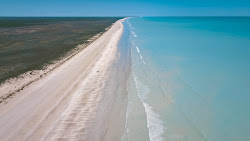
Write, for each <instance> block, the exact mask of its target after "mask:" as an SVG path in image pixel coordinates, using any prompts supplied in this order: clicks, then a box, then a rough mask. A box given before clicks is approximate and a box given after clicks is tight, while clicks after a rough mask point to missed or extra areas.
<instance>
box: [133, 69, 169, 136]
mask: <svg viewBox="0 0 250 141" xmlns="http://www.w3.org/2000/svg"><path fill="white" fill-rule="evenodd" d="M133 76H134V81H135V86H136V90H137V94H138V97H139V99H140V100H141V102H142V104H143V107H144V110H145V113H146V116H147V128H148V132H149V139H150V141H163V140H164V138H163V137H162V135H163V133H164V130H165V127H164V125H163V121H162V120H161V119H160V115H159V114H157V113H156V112H155V111H154V110H153V107H151V106H150V105H149V104H148V103H146V102H145V100H146V99H147V98H148V97H147V95H148V94H149V92H150V89H149V88H148V87H147V86H146V85H144V84H143V83H141V82H140V81H139V80H138V79H137V77H136V76H135V75H134V72H133Z"/></svg>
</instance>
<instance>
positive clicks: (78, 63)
mask: <svg viewBox="0 0 250 141" xmlns="http://www.w3.org/2000/svg"><path fill="white" fill-rule="evenodd" d="M121 22H122V20H119V21H117V22H116V23H115V24H114V25H113V26H112V27H111V28H110V29H109V30H108V31H107V32H105V33H104V34H103V35H102V36H101V37H100V38H98V39H97V40H95V41H94V42H93V43H92V44H90V45H89V46H88V47H87V48H86V49H84V50H82V51H81V52H79V53H78V54H77V55H75V56H74V57H72V58H71V59H70V60H68V61H66V62H65V63H63V64H62V65H61V66H59V67H58V68H56V69H55V70H53V71H52V72H51V73H50V74H48V75H47V76H46V77H44V78H42V79H40V80H38V81H35V82H33V83H32V84H30V85H29V86H27V87H26V88H24V89H23V90H21V91H20V92H17V94H15V96H14V97H13V98H11V99H7V103H6V104H4V103H1V104H0V140H1V141H5V140H11V141H15V140H16V141H20V140H35V141H37V140H46V141H47V140H66V141H68V140H74V141H77V140H92V141H94V140H100V139H101V137H102V135H103V133H102V130H101V129H100V131H96V135H95V136H93V135H90V134H89V133H90V130H91V129H93V128H94V127H100V125H95V123H96V124H97V123H98V124H100V123H99V122H95V121H96V114H97V111H98V106H100V105H99V104H100V100H101V99H102V98H103V97H105V95H103V94H104V93H103V89H104V86H105V82H107V79H108V77H109V75H110V73H109V71H110V68H111V67H112V63H113V62H114V60H115V59H116V57H117V43H118V41H119V39H120V37H121V35H122V32H123V25H122V23H121Z"/></svg>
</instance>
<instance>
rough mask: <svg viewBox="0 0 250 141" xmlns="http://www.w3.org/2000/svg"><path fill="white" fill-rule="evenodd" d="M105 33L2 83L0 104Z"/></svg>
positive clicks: (0, 86)
mask: <svg viewBox="0 0 250 141" xmlns="http://www.w3.org/2000/svg"><path fill="white" fill-rule="evenodd" d="M113 25H114V23H113V24H112V25H111V26H109V27H107V28H105V30H106V31H105V32H107V31H108V30H109V29H110V28H111V27H112V26H113ZM105 32H100V33H98V34H96V35H94V36H93V37H91V38H90V39H88V40H87V41H88V43H84V44H79V45H77V46H76V47H75V48H74V49H72V50H70V51H69V52H68V53H67V55H65V56H64V57H61V58H60V59H57V60H54V61H53V62H51V63H49V64H44V66H43V68H42V69H40V70H32V71H27V72H25V73H23V74H20V75H18V76H17V77H13V78H9V79H7V80H5V81H4V82H3V83H0V104H1V103H6V101H7V99H9V98H12V97H13V96H15V94H16V93H17V92H19V91H21V90H23V89H24V88H25V87H27V86H29V85H30V84H32V83H33V82H35V81H38V80H40V79H42V78H43V77H45V76H47V75H48V74H50V73H53V70H55V69H56V68H58V67H60V66H61V65H62V64H63V63H65V62H66V61H68V60H69V59H71V58H72V57H74V56H75V55H76V54H78V53H79V52H81V51H82V50H83V49H85V48H86V47H87V46H89V45H90V44H91V43H93V42H94V41H95V40H96V39H98V38H99V37H101V36H102V35H103V34H104V33H105Z"/></svg>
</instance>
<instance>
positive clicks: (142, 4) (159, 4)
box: [0, 0, 250, 17]
mask: <svg viewBox="0 0 250 141" xmlns="http://www.w3.org/2000/svg"><path fill="white" fill-rule="evenodd" d="M0 16H76V17H79V16H80V17H82V16H250V0H0Z"/></svg>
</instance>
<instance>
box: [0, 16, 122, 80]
mask: <svg viewBox="0 0 250 141" xmlns="http://www.w3.org/2000/svg"><path fill="white" fill-rule="evenodd" d="M118 19H120V18H0V83H2V82H4V81H5V80H6V79H8V78H11V77H16V76H18V75H20V74H22V73H24V72H26V71H30V70H34V69H41V68H42V67H43V65H44V64H48V63H50V62H51V61H53V60H57V59H59V58H60V57H63V56H64V55H66V53H67V52H68V51H70V50H71V49H73V48H75V47H76V46H77V45H78V44H83V43H87V40H88V39H89V38H91V37H93V36H94V35H96V34H97V33H100V32H104V31H105V28H107V27H109V26H110V25H111V24H112V23H114V22H115V21H116V20H118Z"/></svg>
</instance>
